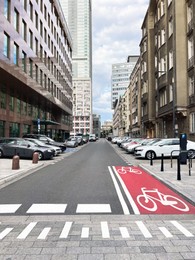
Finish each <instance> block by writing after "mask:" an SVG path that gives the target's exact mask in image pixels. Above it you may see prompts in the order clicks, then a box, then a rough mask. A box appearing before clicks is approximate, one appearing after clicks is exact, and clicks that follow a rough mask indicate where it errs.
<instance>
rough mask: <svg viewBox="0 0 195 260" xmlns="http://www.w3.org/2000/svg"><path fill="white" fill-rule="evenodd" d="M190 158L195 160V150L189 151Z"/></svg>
mask: <svg viewBox="0 0 195 260" xmlns="http://www.w3.org/2000/svg"><path fill="white" fill-rule="evenodd" d="M188 158H190V159H194V158H195V151H194V150H189V151H188Z"/></svg>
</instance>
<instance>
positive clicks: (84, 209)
mask: <svg viewBox="0 0 195 260" xmlns="http://www.w3.org/2000/svg"><path fill="white" fill-rule="evenodd" d="M111 212H112V211H111V208H110V204H78V205H77V209H76V213H111Z"/></svg>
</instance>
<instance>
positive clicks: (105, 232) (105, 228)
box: [101, 221, 110, 238]
mask: <svg viewBox="0 0 195 260" xmlns="http://www.w3.org/2000/svg"><path fill="white" fill-rule="evenodd" d="M101 230H102V237H103V238H110V232H109V228H108V222H107V221H102V222H101Z"/></svg>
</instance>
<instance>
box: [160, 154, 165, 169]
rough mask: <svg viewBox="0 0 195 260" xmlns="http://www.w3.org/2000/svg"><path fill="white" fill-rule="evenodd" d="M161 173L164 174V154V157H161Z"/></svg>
mask: <svg viewBox="0 0 195 260" xmlns="http://www.w3.org/2000/svg"><path fill="white" fill-rule="evenodd" d="M160 170H161V172H164V154H163V153H162V156H161V169H160Z"/></svg>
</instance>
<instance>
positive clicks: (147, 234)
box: [135, 221, 152, 238]
mask: <svg viewBox="0 0 195 260" xmlns="http://www.w3.org/2000/svg"><path fill="white" fill-rule="evenodd" d="M135 223H136V224H137V226H138V227H139V229H140V231H141V232H142V234H143V235H144V237H145V238H151V237H152V235H151V234H150V232H149V230H148V229H147V227H146V226H145V225H144V223H143V222H142V221H135Z"/></svg>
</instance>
